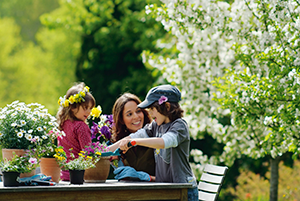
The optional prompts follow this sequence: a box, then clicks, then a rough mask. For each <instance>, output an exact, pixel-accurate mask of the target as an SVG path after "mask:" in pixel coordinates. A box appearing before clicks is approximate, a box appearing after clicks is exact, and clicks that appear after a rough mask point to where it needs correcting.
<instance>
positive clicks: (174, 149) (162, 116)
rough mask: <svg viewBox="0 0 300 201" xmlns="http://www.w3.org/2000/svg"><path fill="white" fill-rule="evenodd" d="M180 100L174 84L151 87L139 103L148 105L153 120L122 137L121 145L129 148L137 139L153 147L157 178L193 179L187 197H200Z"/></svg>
mask: <svg viewBox="0 0 300 201" xmlns="http://www.w3.org/2000/svg"><path fill="white" fill-rule="evenodd" d="M180 100H181V93H180V91H179V90H178V89H177V88H176V87H174V86H171V85H161V86H158V87H154V88H152V89H151V90H150V91H149V92H148V94H147V96H146V99H145V100H144V101H143V102H142V103H140V104H139V105H138V107H139V108H149V113H150V115H151V116H152V118H153V119H154V121H152V122H151V123H150V124H147V125H146V126H145V127H144V128H143V129H140V130H139V131H137V132H135V133H133V134H130V135H129V137H128V138H124V139H123V140H121V142H120V143H119V147H120V149H121V150H124V151H127V150H128V149H129V147H128V146H127V144H128V142H130V141H131V140H134V141H135V142H136V145H139V146H145V147H150V148H154V149H155V157H156V169H155V173H156V177H155V181H157V182H171V183H193V188H190V189H189V190H188V198H189V200H198V190H197V182H196V179H195V177H194V174H193V171H192V169H191V166H190V164H189V151H190V136H189V130H188V124H187V123H186V121H185V120H184V119H182V117H183V110H182V109H181V108H180V106H179V104H178V102H179V101H180ZM149 136H150V137H149ZM129 138H130V139H129ZM152 179H153V178H152Z"/></svg>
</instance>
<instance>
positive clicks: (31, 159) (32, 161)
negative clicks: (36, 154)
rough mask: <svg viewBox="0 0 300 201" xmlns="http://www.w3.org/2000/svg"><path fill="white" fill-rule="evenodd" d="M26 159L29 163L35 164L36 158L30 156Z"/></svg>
mask: <svg viewBox="0 0 300 201" xmlns="http://www.w3.org/2000/svg"><path fill="white" fill-rule="evenodd" d="M28 161H29V163H31V164H37V159H36V158H30V159H29V160H28Z"/></svg>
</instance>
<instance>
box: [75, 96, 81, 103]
mask: <svg viewBox="0 0 300 201" xmlns="http://www.w3.org/2000/svg"><path fill="white" fill-rule="evenodd" d="M79 102H80V95H79V94H76V95H75V103H79Z"/></svg>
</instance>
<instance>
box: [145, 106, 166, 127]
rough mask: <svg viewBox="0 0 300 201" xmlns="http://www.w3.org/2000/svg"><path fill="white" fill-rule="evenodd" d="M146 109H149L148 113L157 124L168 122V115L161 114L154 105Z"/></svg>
mask: <svg viewBox="0 0 300 201" xmlns="http://www.w3.org/2000/svg"><path fill="white" fill-rule="evenodd" d="M148 111H149V114H150V115H151V117H152V118H153V119H154V121H155V122H156V123H157V125H159V126H160V125H162V124H166V123H169V122H170V119H169V117H167V116H165V115H162V114H161V113H159V112H158V111H157V109H156V108H155V107H151V108H149V109H148Z"/></svg>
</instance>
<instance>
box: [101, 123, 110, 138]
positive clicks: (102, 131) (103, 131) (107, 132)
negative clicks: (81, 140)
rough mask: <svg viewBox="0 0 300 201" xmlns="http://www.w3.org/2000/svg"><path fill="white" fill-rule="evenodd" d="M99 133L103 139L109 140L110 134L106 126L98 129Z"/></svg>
mask: <svg viewBox="0 0 300 201" xmlns="http://www.w3.org/2000/svg"><path fill="white" fill-rule="evenodd" d="M100 132H101V133H102V135H104V137H105V138H106V139H108V140H109V139H110V138H111V133H110V130H109V128H108V127H107V126H102V128H100ZM98 140H99V139H98Z"/></svg>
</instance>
